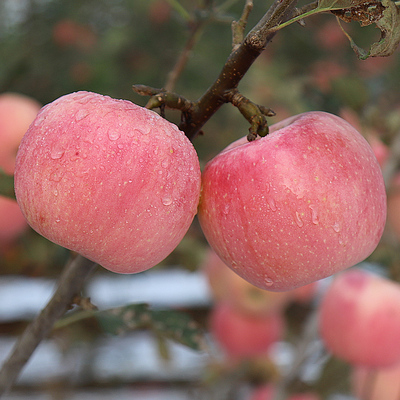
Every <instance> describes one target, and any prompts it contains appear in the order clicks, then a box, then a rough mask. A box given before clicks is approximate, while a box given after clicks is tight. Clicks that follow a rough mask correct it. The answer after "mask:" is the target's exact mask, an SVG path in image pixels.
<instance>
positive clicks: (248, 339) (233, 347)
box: [210, 302, 285, 360]
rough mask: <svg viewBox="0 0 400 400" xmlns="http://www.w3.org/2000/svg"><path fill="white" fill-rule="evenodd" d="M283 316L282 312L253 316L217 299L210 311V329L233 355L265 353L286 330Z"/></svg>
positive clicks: (228, 354) (251, 355)
mask: <svg viewBox="0 0 400 400" xmlns="http://www.w3.org/2000/svg"><path fill="white" fill-rule="evenodd" d="M284 329H285V323H284V318H283V316H282V314H281V313H279V312H271V313H270V314H267V315H262V316H254V315H250V314H246V313H243V312H240V311H238V310H236V309H234V308H233V307H232V306H231V305H230V304H228V303H225V302H218V303H216V304H215V305H214V307H213V309H212V311H211V315H210V332H211V334H212V335H213V337H214V338H215V340H216V341H217V342H218V343H219V344H220V346H221V347H222V349H223V350H224V351H225V353H226V354H227V356H228V357H230V358H231V359H236V360H237V359H243V358H248V357H253V356H258V355H260V354H263V353H266V352H267V351H268V349H269V348H270V346H271V345H272V344H273V343H275V342H276V341H278V340H280V339H281V338H282V336H283V334H284Z"/></svg>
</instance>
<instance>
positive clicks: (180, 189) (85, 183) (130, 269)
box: [15, 92, 200, 273]
mask: <svg viewBox="0 0 400 400" xmlns="http://www.w3.org/2000/svg"><path fill="white" fill-rule="evenodd" d="M199 192H200V167H199V161H198V157H197V154H196V151H195V149H194V148H193V145H192V144H191V143H190V141H189V140H188V138H187V137H186V136H185V134H184V133H183V132H181V131H179V130H178V128H177V127H176V126H175V125H173V124H171V123H170V122H168V121H166V120H165V119H163V118H161V117H160V116H159V115H158V114H156V113H155V112H153V111H150V110H148V109H145V108H143V107H139V106H137V105H135V104H133V103H131V102H129V101H125V100H115V99H112V98H110V97H108V96H102V95H99V94H95V93H90V92H77V93H71V94H69V95H66V96H63V97H60V98H59V99H57V100H55V101H54V102H52V103H50V104H48V105H47V106H45V107H44V108H42V110H41V111H40V112H39V114H38V116H37V118H36V119H35V121H34V123H33V124H32V125H31V127H30V128H29V130H28V132H27V133H26V135H25V136H24V138H23V139H22V142H21V145H20V148H19V151H18V155H17V162H16V169H15V193H16V197H17V201H18V203H19V206H20V207H21V209H22V211H23V213H24V215H25V217H26V218H27V220H28V222H29V224H30V225H31V226H32V228H33V229H35V230H36V231H37V232H38V233H40V234H41V235H43V236H45V237H46V238H48V239H49V240H51V241H53V242H55V243H57V244H59V245H61V246H64V247H66V248H68V249H71V250H74V251H76V252H78V253H80V254H82V255H83V256H85V257H87V258H89V259H91V260H93V261H95V262H98V263H99V264H100V265H102V266H103V267H105V268H107V269H109V270H111V271H114V272H120V273H136V272H140V271H144V270H146V269H148V268H151V267H153V266H154V265H156V264H157V263H158V262H160V261H162V260H163V259H164V258H165V257H166V256H167V255H168V254H169V253H170V252H171V251H172V250H173V249H174V248H175V247H176V246H177V245H178V243H179V242H180V241H181V239H182V238H183V236H184V235H185V233H186V231H187V230H188V228H189V226H190V224H191V222H192V220H193V218H194V215H195V214H196V211H197V204H198V199H199Z"/></svg>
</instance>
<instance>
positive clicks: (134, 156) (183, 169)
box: [15, 92, 386, 291]
mask: <svg viewBox="0 0 400 400" xmlns="http://www.w3.org/2000/svg"><path fill="white" fill-rule="evenodd" d="M201 180H202V191H201V194H200V182H201ZM15 189H16V196H17V200H18V202H19V205H20V207H21V209H22V211H23V213H24V214H25V216H26V218H27V220H28V222H29V223H30V225H31V226H32V227H33V228H34V229H35V230H37V231H38V232H39V233H40V234H42V235H43V236H45V237H47V238H48V239H50V240H52V241H54V242H56V243H58V244H60V245H62V246H64V247H67V248H69V249H72V250H74V251H77V252H78V253H81V254H82V255H84V256H85V257H87V258H90V259H92V260H93V261H96V262H98V263H99V264H101V265H102V266H103V267H105V268H108V269H110V270H112V271H115V272H121V273H135V272H139V271H143V270H145V269H147V268H150V267H152V266H154V265H155V264H156V263H158V262H160V261H161V260H162V259H163V258H165V257H166V256H167V255H168V254H169V253H170V252H171V251H172V250H173V249H174V248H175V246H176V245H177V244H178V243H179V241H180V240H181V239H182V237H183V235H184V234H185V233H186V231H187V229H188V228H189V226H190V224H191V222H192V220H193V218H194V215H195V214H196V212H197V206H198V204H199V209H198V215H199V220H200V223H201V227H202V229H203V231H204V234H205V236H206V238H207V240H208V241H209V243H210V245H211V247H212V248H213V249H214V250H215V251H216V253H217V254H218V256H219V257H220V258H221V259H222V260H223V261H224V262H225V263H226V264H227V265H228V266H229V267H230V268H232V269H233V270H234V271H235V272H236V273H238V274H239V275H240V276H242V277H243V278H244V279H246V280H248V281H249V282H251V283H252V284H254V285H255V286H258V287H260V288H263V289H268V290H272V291H285V290H290V289H294V288H296V287H300V286H303V285H305V284H307V283H310V282H313V281H315V280H318V279H321V278H323V277H326V276H329V275H332V274H333V273H335V272H337V271H339V270H342V269H345V268H347V267H350V266H352V265H354V264H355V263H357V262H359V261H361V260H363V259H364V258H365V257H367V256H368V255H369V254H370V253H371V252H372V251H373V250H374V249H375V247H376V245H377V244H378V242H379V239H380V237H381V235H382V231H383V227H384V223H385V218H386V194H385V187H384V184H383V179H382V174H381V171H380V168H379V165H378V163H377V161H376V158H375V156H374V154H373V152H372V150H371V148H370V146H369V145H368V143H367V142H366V141H365V139H364V138H363V137H362V136H361V135H360V134H359V133H358V132H357V131H356V130H355V129H354V128H352V127H351V126H350V125H349V124H348V123H346V122H345V121H344V120H342V119H340V118H338V117H336V116H334V115H331V114H327V113H323V112H310V113H305V114H301V115H299V116H295V117H292V118H289V119H287V120H284V121H282V122H280V123H278V124H276V125H274V126H273V127H272V128H271V133H270V134H269V135H267V136H266V137H264V138H260V139H257V140H255V141H253V142H247V141H246V140H245V139H241V140H239V141H237V142H235V143H233V144H232V145H231V146H229V147H228V148H227V149H225V150H224V151H222V152H221V153H220V154H219V155H217V156H216V157H215V158H214V159H213V160H212V161H210V162H209V163H208V165H207V166H206V168H205V170H204V171H203V176H202V178H201V174H200V168H199V161H198V158H197V154H196V151H195V149H194V148H193V146H192V144H191V143H190V142H189V140H188V139H187V138H186V136H185V135H184V134H183V133H182V132H181V131H179V130H178V129H177V128H176V126H175V125H173V124H171V123H169V122H167V121H166V120H164V119H162V118H161V117H160V116H158V115H157V114H156V113H154V112H152V111H149V110H147V109H144V108H142V107H139V106H136V105H134V104H132V103H131V102H128V101H123V100H114V99H111V98H109V97H107V96H101V95H98V94H94V93H88V92H78V93H72V94H69V95H66V96H63V97H61V98H59V99H57V100H55V101H54V102H53V103H51V104H49V105H47V106H45V107H44V108H43V109H42V110H41V112H40V113H39V115H38V116H37V118H36V120H35V122H34V123H33V124H32V125H31V127H30V129H29V130H28V132H27V133H26V135H25V137H24V139H23V141H22V143H21V146H20V149H19V153H18V157H17V168H16V174H15ZM199 197H200V203H199Z"/></svg>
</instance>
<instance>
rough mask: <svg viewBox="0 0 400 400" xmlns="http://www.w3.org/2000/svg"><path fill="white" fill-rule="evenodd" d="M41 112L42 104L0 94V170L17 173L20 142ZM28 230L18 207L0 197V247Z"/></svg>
mask: <svg viewBox="0 0 400 400" xmlns="http://www.w3.org/2000/svg"><path fill="white" fill-rule="evenodd" d="M39 110H40V104H39V102H37V101H36V100H34V99H32V98H30V97H28V96H25V95H22V94H18V93H3V94H0V168H2V169H3V170H4V171H5V172H6V173H8V174H10V175H12V174H14V166H15V157H16V155H17V150H18V146H19V143H20V142H21V139H22V137H23V136H24V134H25V132H26V131H27V130H28V128H29V125H30V124H31V122H32V121H33V120H34V119H35V117H36V115H37V113H38V112H39ZM26 227H27V224H26V220H25V218H24V216H23V215H22V213H21V210H20V209H19V207H18V204H17V203H16V202H15V201H14V200H11V199H8V198H5V197H3V196H0V246H1V247H3V246H5V245H8V244H9V243H11V242H12V241H13V240H14V239H15V238H17V237H18V236H19V235H20V234H21V233H22V232H23V231H24V230H25V228H26Z"/></svg>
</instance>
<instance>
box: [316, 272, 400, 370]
mask: <svg viewBox="0 0 400 400" xmlns="http://www.w3.org/2000/svg"><path fill="white" fill-rule="evenodd" d="M319 330H320V334H321V338H322V340H323V342H324V344H325V345H326V347H327V349H328V350H330V351H331V352H332V354H333V355H335V356H336V357H338V358H341V359H343V360H345V361H347V362H349V363H351V364H353V365H358V366H365V367H371V368H380V367H389V366H391V365H393V364H396V363H400V341H399V337H400V285H399V284H397V283H394V282H392V281H390V280H388V279H385V278H381V277H378V276H376V275H373V274H371V273H368V272H366V271H363V270H359V269H351V270H349V271H345V272H343V273H341V274H339V275H338V276H337V277H336V278H335V280H334V281H333V283H332V285H331V286H330V287H329V288H328V290H327V292H326V294H325V296H324V298H323V300H322V303H321V306H320V315H319Z"/></svg>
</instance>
